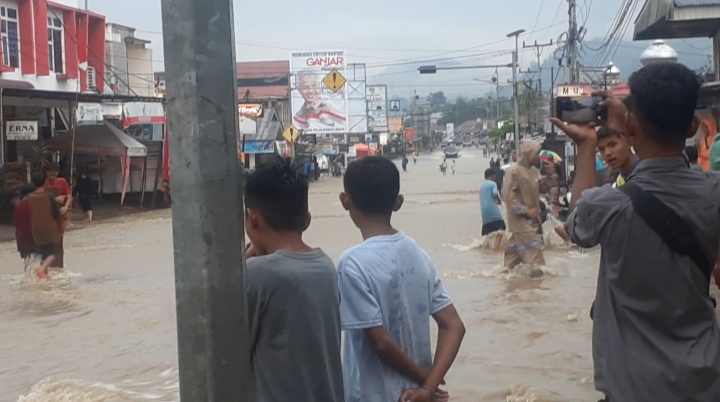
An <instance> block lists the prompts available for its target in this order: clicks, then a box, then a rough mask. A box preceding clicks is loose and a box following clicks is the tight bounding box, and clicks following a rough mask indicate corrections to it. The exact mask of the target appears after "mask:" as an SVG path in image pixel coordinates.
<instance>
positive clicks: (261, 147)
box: [243, 140, 275, 154]
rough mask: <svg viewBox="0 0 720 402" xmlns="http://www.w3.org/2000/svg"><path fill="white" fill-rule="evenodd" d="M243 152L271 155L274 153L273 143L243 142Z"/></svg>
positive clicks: (269, 141) (270, 141) (268, 141)
mask: <svg viewBox="0 0 720 402" xmlns="http://www.w3.org/2000/svg"><path fill="white" fill-rule="evenodd" d="M243 152H244V153H246V154H272V153H275V143H274V141H272V140H267V141H245V148H244V149H243Z"/></svg>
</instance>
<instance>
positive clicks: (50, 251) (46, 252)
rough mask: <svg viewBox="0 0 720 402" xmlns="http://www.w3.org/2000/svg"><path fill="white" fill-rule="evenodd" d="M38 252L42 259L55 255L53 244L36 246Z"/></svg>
mask: <svg viewBox="0 0 720 402" xmlns="http://www.w3.org/2000/svg"><path fill="white" fill-rule="evenodd" d="M38 254H40V256H41V257H42V259H43V260H44V259H46V258H48V257H51V256H53V255H55V245H54V244H48V245H44V246H38Z"/></svg>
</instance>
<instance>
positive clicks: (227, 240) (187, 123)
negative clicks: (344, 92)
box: [161, 0, 252, 402]
mask: <svg viewBox="0 0 720 402" xmlns="http://www.w3.org/2000/svg"><path fill="white" fill-rule="evenodd" d="M161 4H162V18H163V42H164V48H165V66H166V80H167V96H166V97H167V115H168V124H169V135H170V136H171V138H170V141H169V143H170V169H171V173H172V182H171V188H172V201H173V208H172V218H173V249H174V258H175V289H176V290H175V297H176V303H177V333H178V361H179V368H180V400H181V401H182V402H230V401H232V402H246V401H251V395H252V389H251V386H252V382H251V378H252V377H251V374H252V372H251V368H250V355H249V347H248V334H247V328H246V315H245V292H244V287H243V274H244V269H245V247H244V243H245V239H244V233H245V232H244V222H243V218H244V210H243V175H242V170H241V165H240V162H239V160H238V159H239V156H238V153H237V149H238V147H237V144H238V137H237V132H238V130H237V127H238V112H237V76H236V67H235V35H234V30H233V24H234V22H233V7H232V4H233V3H232V0H162V3H161Z"/></svg>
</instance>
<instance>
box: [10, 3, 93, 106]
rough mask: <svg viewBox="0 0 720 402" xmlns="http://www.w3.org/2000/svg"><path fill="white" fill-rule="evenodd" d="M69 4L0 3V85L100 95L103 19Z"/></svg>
mask: <svg viewBox="0 0 720 402" xmlns="http://www.w3.org/2000/svg"><path fill="white" fill-rule="evenodd" d="M72 3H73V1H71V0H64V1H63V3H57V2H52V1H47V0H0V31H1V35H2V41H0V53H1V54H2V60H1V61H2V63H0V85H2V86H9V87H16V88H18V87H21V88H23V89H38V90H45V91H64V92H89V91H92V92H97V93H102V92H103V90H104V80H103V79H102V77H104V76H105V17H104V16H102V15H99V14H95V13H93V12H90V11H86V10H81V9H78V8H75V7H72V6H71V5H70V4H72ZM19 82H23V83H24V84H20V83H19Z"/></svg>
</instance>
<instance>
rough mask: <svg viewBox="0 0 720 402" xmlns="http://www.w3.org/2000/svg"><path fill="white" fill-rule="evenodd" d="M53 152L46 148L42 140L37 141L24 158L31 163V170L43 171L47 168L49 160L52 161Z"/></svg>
mask: <svg viewBox="0 0 720 402" xmlns="http://www.w3.org/2000/svg"><path fill="white" fill-rule="evenodd" d="M50 157H51V152H50V151H48V150H47V148H45V145H44V144H43V143H42V142H37V143H36V144H35V145H33V146H32V147H30V151H28V152H27V153H26V154H25V155H23V158H24V159H25V161H27V162H28V163H29V164H30V170H31V171H32V172H42V171H44V170H45V167H46V166H47V164H48V162H49V161H50Z"/></svg>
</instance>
